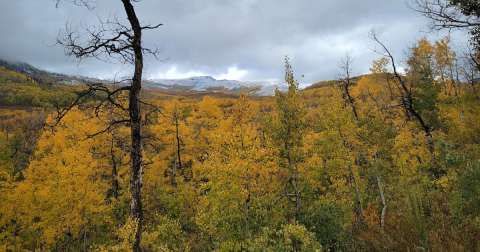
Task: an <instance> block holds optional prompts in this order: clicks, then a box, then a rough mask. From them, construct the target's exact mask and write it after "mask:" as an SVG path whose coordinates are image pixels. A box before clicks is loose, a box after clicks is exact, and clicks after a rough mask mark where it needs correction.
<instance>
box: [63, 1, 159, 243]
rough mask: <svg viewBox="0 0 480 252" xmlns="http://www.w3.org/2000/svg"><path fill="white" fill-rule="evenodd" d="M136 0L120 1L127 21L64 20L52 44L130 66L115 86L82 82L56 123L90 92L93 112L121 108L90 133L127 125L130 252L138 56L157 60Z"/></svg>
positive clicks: (136, 207)
mask: <svg viewBox="0 0 480 252" xmlns="http://www.w3.org/2000/svg"><path fill="white" fill-rule="evenodd" d="M55 1H56V6H57V8H58V7H59V4H60V3H61V2H69V3H73V4H75V5H78V6H83V7H86V8H88V9H89V10H92V9H95V8H96V7H97V4H98V0H55ZM139 1H140V0H121V3H122V5H123V8H124V10H125V13H126V15H127V19H128V23H127V24H124V23H125V22H120V21H119V20H118V18H117V17H116V16H115V15H114V16H113V17H112V16H110V17H108V19H107V20H101V19H100V18H99V23H98V25H96V26H91V25H87V24H86V22H85V21H83V22H81V23H80V24H79V25H77V26H74V25H72V23H70V22H67V23H66V25H65V28H64V29H62V30H60V33H59V36H58V37H57V41H56V44H55V45H56V46H61V47H63V48H64V52H65V55H66V56H68V57H72V56H73V57H75V58H77V59H79V60H82V59H85V58H96V59H99V60H102V61H104V62H107V63H110V62H113V61H116V62H119V63H121V64H131V65H133V66H134V69H135V70H134V73H133V77H132V78H131V79H122V80H121V81H119V83H116V84H119V85H115V86H114V87H113V88H112V87H108V86H106V85H104V84H102V83H97V84H91V85H88V88H87V89H85V90H84V91H83V92H81V93H80V94H79V96H78V98H77V99H76V100H75V101H74V103H72V104H71V105H69V106H67V107H64V108H62V109H59V111H58V112H59V113H58V115H57V122H59V121H60V120H61V119H62V118H63V116H64V115H65V114H66V113H67V112H68V111H69V110H70V109H71V108H73V107H74V106H77V105H79V104H81V103H82V102H85V101H87V100H88V97H89V96H90V95H92V94H94V93H96V92H102V93H104V94H105V98H103V99H102V100H101V101H100V102H97V103H95V105H94V109H95V113H96V114H97V115H98V113H99V111H101V110H102V109H105V108H109V107H110V108H111V107H114V108H117V109H120V110H123V111H124V112H125V114H124V115H125V116H124V117H121V118H115V117H113V119H111V121H110V123H109V124H108V126H107V127H106V128H105V130H102V131H100V132H98V133H96V134H94V135H97V134H101V133H103V132H106V131H108V130H110V129H111V128H112V127H114V126H115V125H118V124H123V125H128V126H129V127H130V134H131V149H130V159H131V161H130V162H131V165H130V212H131V219H132V220H133V221H134V223H135V224H136V225H137V226H136V227H137V228H136V233H135V243H134V244H133V246H132V250H133V251H141V248H140V242H141V239H142V221H143V210H142V190H141V189H142V160H143V144H142V117H141V111H140V107H141V104H142V101H141V100H140V99H139V94H140V90H141V88H142V85H141V81H142V73H143V66H144V65H143V63H144V56H151V57H153V58H155V59H156V58H157V55H158V54H159V53H160V52H159V50H158V48H157V47H147V46H145V45H144V44H143V43H142V31H143V30H150V29H156V28H158V27H159V26H161V24H157V25H142V24H141V23H140V21H139V20H138V18H137V15H136V13H135V10H134V7H133V3H134V2H139ZM123 92H125V93H128V98H127V99H126V100H125V101H122V100H119V99H117V98H118V96H119V94H121V93H123Z"/></svg>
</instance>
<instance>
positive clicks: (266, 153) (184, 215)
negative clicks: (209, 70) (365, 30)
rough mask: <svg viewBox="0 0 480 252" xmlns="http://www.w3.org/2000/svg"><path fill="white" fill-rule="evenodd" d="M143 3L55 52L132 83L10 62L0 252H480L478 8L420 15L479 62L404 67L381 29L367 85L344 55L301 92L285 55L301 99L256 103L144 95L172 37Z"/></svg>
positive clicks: (2, 81) (421, 59)
mask: <svg viewBox="0 0 480 252" xmlns="http://www.w3.org/2000/svg"><path fill="white" fill-rule="evenodd" d="M55 2H56V3H57V7H58V5H59V3H60V2H62V1H61V0H55ZM66 2H70V3H74V4H76V5H79V6H82V5H83V6H84V7H87V8H88V9H94V8H95V5H93V6H92V5H90V4H92V1H83V0H70V1H66ZM132 2H138V1H129V0H122V3H123V7H124V9H125V12H126V15H127V17H128V21H129V23H130V26H128V25H124V24H122V23H120V21H118V20H117V19H114V20H113V21H112V20H109V21H108V22H105V23H100V25H98V26H84V27H83V28H85V31H84V32H85V33H83V35H85V34H86V35H85V36H90V37H89V39H90V40H89V41H88V42H89V43H87V44H86V45H85V44H83V46H84V47H81V46H80V45H81V44H80V45H79V44H78V40H77V39H78V38H79V36H80V35H78V34H79V33H78V32H77V31H76V30H69V28H70V27H72V26H68V25H67V26H66V28H65V30H61V31H60V32H59V37H58V38H57V44H56V45H57V46H61V47H63V48H64V50H65V54H66V55H67V56H69V57H70V56H71V57H75V58H77V59H84V58H89V57H90V58H92V57H93V58H97V59H102V58H101V57H103V56H105V55H106V56H105V57H107V60H106V62H109V61H108V60H112V59H119V60H120V61H121V62H122V63H123V64H131V65H133V66H134V69H135V70H134V73H133V77H131V79H128V80H127V79H125V80H122V81H120V82H113V83H110V82H108V83H107V82H100V80H97V79H87V78H83V77H78V76H73V77H69V76H67V75H64V74H55V73H51V72H46V71H41V70H38V69H36V68H33V67H31V66H29V65H28V64H13V63H8V62H5V61H2V60H0V251H9V252H17V251H480V146H479V145H480V123H479V122H480V93H479V92H480V90H479V88H480V85H479V83H480V36H479V34H480V30H479V29H478V27H479V23H480V22H477V21H475V20H478V17H479V16H480V14H479V13H480V10H478V3H476V2H474V3H472V1H468V0H451V1H446V2H444V1H431V0H413V1H412V3H416V6H417V7H416V8H417V9H416V11H418V12H419V13H420V14H421V15H424V16H426V17H428V18H430V19H431V20H433V21H432V23H431V25H432V26H431V28H432V30H435V29H438V30H441V29H444V28H447V29H456V28H459V29H464V30H465V29H467V30H468V31H469V34H470V35H471V39H470V43H471V44H470V46H469V49H465V48H464V49H462V48H457V47H455V46H454V45H453V43H452V41H451V38H450V37H449V36H446V37H443V38H440V39H438V40H436V41H430V40H428V39H427V38H426V37H424V38H421V39H419V40H418V41H416V42H415V43H414V44H413V45H411V46H410V47H408V48H406V52H405V55H404V57H403V58H396V57H394V56H393V55H392V54H391V52H390V51H389V50H388V45H385V44H383V43H382V42H381V41H382V40H381V39H378V38H377V37H376V34H375V32H374V31H372V32H370V33H369V39H370V41H371V42H372V44H373V45H374V46H373V47H372V48H371V49H372V50H373V52H372V53H377V55H378V56H379V57H378V59H377V60H374V61H373V62H372V63H371V68H370V73H368V74H365V75H361V76H353V75H352V68H353V65H354V61H353V57H352V55H350V54H348V53H347V54H345V56H344V57H342V58H341V59H340V61H339V64H338V78H337V79H336V80H331V81H319V82H317V83H315V84H313V85H311V86H309V87H308V88H306V89H303V90H300V89H299V83H298V80H297V79H296V76H295V74H294V69H295V68H294V66H292V64H291V62H290V60H289V58H288V56H285V75H284V85H285V86H287V87H288V89H287V90H286V91H285V92H282V91H280V90H278V89H277V90H276V91H275V95H274V96H255V95H251V94H249V92H248V90H245V92H244V93H241V94H240V95H236V94H222V93H221V92H211V93H208V94H207V93H201V92H198V93H196V92H191V93H186V92H184V93H165V92H164V93H160V92H154V91H151V90H145V89H142V80H143V79H144V78H143V77H144V76H142V74H143V72H144V68H143V56H144V55H145V56H147V55H150V57H152V58H156V56H157V54H158V53H159V50H158V48H156V47H148V44H143V42H142V31H146V30H154V29H156V28H159V27H160V26H161V24H156V25H149V24H144V23H140V22H139V20H138V18H137V16H136V13H135V11H134V8H133V5H132ZM93 3H95V2H94V1H93ZM443 3H445V4H447V5H446V6H443V5H442V4H443ZM435 4H437V5H438V9H435V8H432V6H433V7H435ZM444 7H445V8H444ZM449 8H450V9H449ZM451 8H453V11H450V12H449V11H447V12H444V11H445V10H452V9H451ZM435 11H438V12H435ZM449 15H450V16H449ZM462 15H463V16H462ZM452 17H453V18H452ZM462 17H466V19H465V20H462V19H461V18H462ZM455 18H459V19H458V20H456V19H455ZM83 35H82V36H83ZM112 55H113V56H112ZM83 79H84V80H85V81H83V85H76V84H75V83H76V82H78V81H82V80H83ZM59 83H60V84H59ZM61 83H64V84H65V83H70V84H68V85H62V84H61ZM72 83H73V84H72Z"/></svg>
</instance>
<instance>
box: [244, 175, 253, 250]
mask: <svg viewBox="0 0 480 252" xmlns="http://www.w3.org/2000/svg"><path fill="white" fill-rule="evenodd" d="M247 191H248V196H247V199H246V200H245V207H246V209H245V232H246V233H247V236H248V239H249V240H250V241H253V238H252V233H250V217H249V215H248V212H249V211H250V199H251V192H250V174H248V170H247Z"/></svg>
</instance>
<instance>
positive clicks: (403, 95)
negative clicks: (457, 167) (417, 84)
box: [369, 30, 435, 160]
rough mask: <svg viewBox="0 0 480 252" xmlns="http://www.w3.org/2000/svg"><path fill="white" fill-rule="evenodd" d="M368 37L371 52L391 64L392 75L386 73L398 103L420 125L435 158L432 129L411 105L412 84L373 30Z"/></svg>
mask: <svg viewBox="0 0 480 252" xmlns="http://www.w3.org/2000/svg"><path fill="white" fill-rule="evenodd" d="M369 37H370V39H371V40H372V41H373V42H374V43H375V46H374V47H373V48H372V50H373V51H375V52H376V53H378V54H380V55H382V56H383V57H385V58H388V59H389V60H390V62H391V64H392V70H393V73H387V74H388V75H392V76H393V78H394V79H395V80H396V81H395V82H394V83H395V85H396V87H397V89H398V90H399V93H400V97H399V103H400V105H401V106H402V107H403V108H404V109H405V111H406V113H407V116H409V117H410V116H411V117H413V118H414V119H415V120H417V121H418V122H419V123H420V125H421V127H422V130H423V132H425V136H426V137H427V144H428V146H429V150H430V155H431V156H432V160H433V159H434V157H435V146H434V143H433V138H432V131H433V127H432V126H431V125H429V124H428V123H427V121H426V120H425V118H424V117H423V116H422V115H421V114H420V113H419V111H418V109H416V108H415V107H414V105H413V103H414V98H413V92H414V91H413V86H412V84H409V83H408V82H409V80H408V79H407V77H406V76H405V75H402V74H400V73H399V72H398V70H397V66H396V65H395V59H394V58H393V55H392V54H391V53H390V51H389V50H388V49H387V47H386V46H385V45H384V44H383V43H382V42H380V40H379V39H378V38H377V35H376V34H375V31H374V30H371V31H370V33H369Z"/></svg>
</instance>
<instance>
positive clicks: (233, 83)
mask: <svg viewBox="0 0 480 252" xmlns="http://www.w3.org/2000/svg"><path fill="white" fill-rule="evenodd" d="M0 66H4V67H5V68H6V69H8V70H11V71H15V72H17V73H21V74H24V75H25V76H27V77H28V78H30V79H32V80H35V81H36V82H37V83H39V84H41V85H47V86H51V85H84V84H92V83H98V82H102V83H111V81H109V80H100V79H96V78H89V77H85V76H78V75H65V74H61V73H53V72H49V71H45V70H41V69H38V68H36V67H34V66H32V65H30V64H28V63H23V62H8V61H4V60H2V59H0ZM142 86H143V89H145V90H151V91H160V92H166V93H172V94H175V93H200V94H201V93H203V92H209V93H211V92H218V93H225V94H235V95H237V94H240V93H242V92H246V93H249V94H250V95H254V96H272V95H275V90H276V89H277V88H278V89H279V90H280V91H287V90H288V87H287V85H285V84H282V83H279V82H276V81H237V80H216V79H215V78H213V77H210V76H195V77H190V78H185V79H152V80H144V81H143V82H142Z"/></svg>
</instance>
